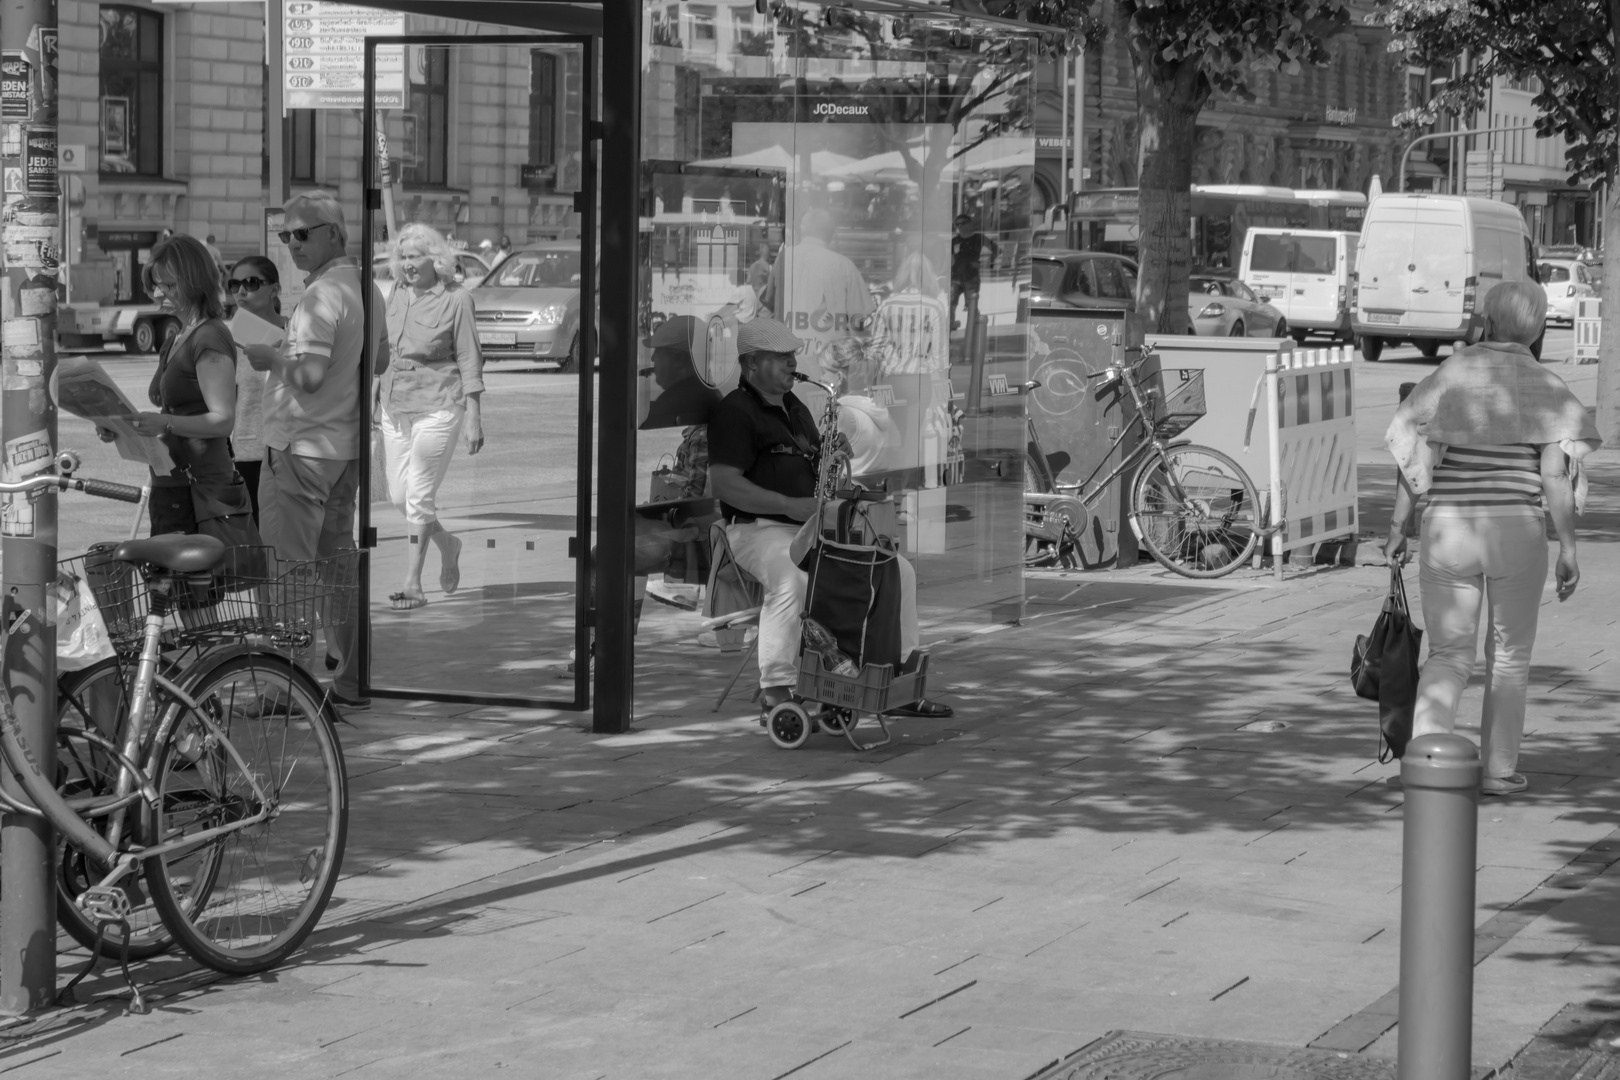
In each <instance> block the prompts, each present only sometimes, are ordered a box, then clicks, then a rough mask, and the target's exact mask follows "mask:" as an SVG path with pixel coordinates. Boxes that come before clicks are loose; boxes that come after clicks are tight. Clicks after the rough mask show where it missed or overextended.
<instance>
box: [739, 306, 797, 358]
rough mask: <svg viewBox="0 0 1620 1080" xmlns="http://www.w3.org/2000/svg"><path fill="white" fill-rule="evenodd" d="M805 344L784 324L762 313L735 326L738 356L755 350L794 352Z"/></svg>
mask: <svg viewBox="0 0 1620 1080" xmlns="http://www.w3.org/2000/svg"><path fill="white" fill-rule="evenodd" d="M806 344H807V342H804V341H801V340H800V339H798V338H796V337H794V336H793V331H791V330H789V329H788V328H787V327H786V326H783V325H782V324H781V323H779V322H777V321H776V320H775V319H772V318H767V317H766V316H763V315H761V316H760V317H759V318H757V319H750V320H749V321H748V322H745V323H743V324H742V325H741V326H739V327H737V355H738V356H747V355H748V354H749V353H755V352H774V353H795V352H798V351H799V350H800V349H802V348H804V347H805V345H806Z"/></svg>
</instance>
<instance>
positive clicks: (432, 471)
mask: <svg viewBox="0 0 1620 1080" xmlns="http://www.w3.org/2000/svg"><path fill="white" fill-rule="evenodd" d="M381 413H382V425H381V427H382V437H383V454H384V456H385V457H386V458H387V468H388V500H389V501H390V502H392V503H393V504H394V506H395V508H396V509H398V510H399V511H400V513H402V514H404V515H405V520H406V521H407V522H409V523H410V524H412V525H426V524H428V523H430V522H433V521H437V520H438V518H439V509H438V505H437V503H436V502H435V498H436V496H437V495H438V492H439V485H440V484H441V483H443V482H444V474H445V472H446V470H448V469H449V468H450V458H451V457H452V456H453V455H454V454H455V452H456V439H457V438H458V437H459V436H460V435H461V421H462V418H463V417H465V416H466V415H467V410H466V409H464V408H461V407H460V406H457V407H456V408H453V409H440V410H439V411H438V412H430V413H427V414H425V415H422V416H402V417H399V418H397V419H396V418H395V417H394V416H393V415H392V414H391V413H389V411H388V410H387V409H382V410H381Z"/></svg>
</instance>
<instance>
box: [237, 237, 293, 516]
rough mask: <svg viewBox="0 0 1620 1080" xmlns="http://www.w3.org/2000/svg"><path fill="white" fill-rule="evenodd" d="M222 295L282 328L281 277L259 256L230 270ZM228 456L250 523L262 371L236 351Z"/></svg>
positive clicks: (260, 442) (258, 456)
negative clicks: (241, 484)
mask: <svg viewBox="0 0 1620 1080" xmlns="http://www.w3.org/2000/svg"><path fill="white" fill-rule="evenodd" d="M225 292H226V295H227V296H228V297H229V298H230V299H232V300H235V301H236V306H237V308H238V309H240V310H242V311H246V312H247V313H248V314H250V315H254V316H256V317H258V318H260V319H263V320H264V321H265V322H267V323H269V324H271V325H272V326H277V327H282V328H285V327H286V325H287V320H286V319H284V318H282V317H281V274H280V272H279V271H277V270H276V264H275V263H273V262H271V261H270V260H269V259H267V258H265V257H264V256H263V255H249V256H248V257H247V258H245V259H242V260H240V261H238V262H237V264H236V265H235V266H233V267H231V272H230V278H229V279H228V280H227V281H226V282H225ZM231 456H232V457H233V458H235V459H236V471H237V472H239V473H241V474H242V479H244V480H246V481H247V486H248V494H249V495H250V496H251V497H252V499H253V520H254V522H255V523H257V522H258V520H259V469H260V467H261V466H263V465H264V372H262V371H255V370H254V369H253V365H252V364H251V363H250V362H249V361H248V357H247V353H246V352H245V351H244V350H242V349H237V350H236V430H235V431H233V432H231Z"/></svg>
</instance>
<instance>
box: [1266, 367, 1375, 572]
mask: <svg viewBox="0 0 1620 1080" xmlns="http://www.w3.org/2000/svg"><path fill="white" fill-rule="evenodd" d="M1354 371H1355V351H1354V350H1353V349H1351V348H1350V347H1349V346H1345V345H1340V346H1337V347H1335V348H1331V349H1293V350H1291V351H1289V352H1278V353H1273V354H1270V355H1268V356H1267V357H1266V375H1265V380H1266V399H1267V407H1266V427H1267V434H1268V438H1267V443H1268V464H1269V468H1268V470H1267V472H1268V474H1269V475H1268V484H1266V485H1259V486H1261V487H1262V489H1264V488H1265V487H1267V486H1269V489H1270V492H1271V501H1270V504H1271V506H1272V507H1273V508H1274V509H1273V514H1274V515H1275V514H1277V513H1278V510H1277V509H1275V508H1281V509H1280V514H1281V518H1282V528H1281V530H1280V531H1278V532H1277V533H1275V534H1274V535H1273V536H1272V538H1271V552H1272V555H1273V556H1280V555H1281V554H1282V553H1283V552H1286V551H1292V550H1294V549H1296V548H1302V547H1309V546H1311V545H1315V544H1319V543H1321V542H1322V541H1324V540H1330V539H1333V538H1334V537H1339V536H1354V535H1355V533H1356V509H1357V505H1358V500H1359V495H1360V489H1359V487H1358V485H1357V482H1356V414H1355V377H1354ZM1276 565H1277V566H1278V567H1279V568H1280V567H1281V559H1280V558H1278V559H1277V561H1276Z"/></svg>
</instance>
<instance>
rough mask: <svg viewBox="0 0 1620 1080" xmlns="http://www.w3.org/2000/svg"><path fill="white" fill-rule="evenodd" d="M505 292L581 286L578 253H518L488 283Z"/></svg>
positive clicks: (503, 264)
mask: <svg viewBox="0 0 1620 1080" xmlns="http://www.w3.org/2000/svg"><path fill="white" fill-rule="evenodd" d="M485 284H488V285H495V286H499V287H500V288H503V289H547V288H562V287H565V286H568V285H578V284H579V252H577V251H519V252H517V253H516V254H514V255H512V257H511V258H509V259H507V260H506V261H505V262H503V263H501V268H500V269H499V270H497V271H495V275H494V278H493V279H492V280H490V281H487V282H485Z"/></svg>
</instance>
